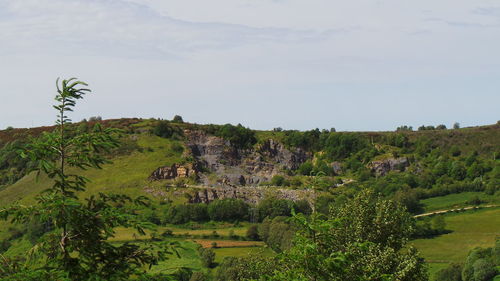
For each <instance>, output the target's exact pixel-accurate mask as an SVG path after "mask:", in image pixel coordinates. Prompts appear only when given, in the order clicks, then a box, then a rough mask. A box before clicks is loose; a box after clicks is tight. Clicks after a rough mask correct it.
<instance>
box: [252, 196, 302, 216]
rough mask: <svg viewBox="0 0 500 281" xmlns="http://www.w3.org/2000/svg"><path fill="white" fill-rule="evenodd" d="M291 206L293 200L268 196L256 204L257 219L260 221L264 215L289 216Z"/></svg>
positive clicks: (292, 205)
mask: <svg viewBox="0 0 500 281" xmlns="http://www.w3.org/2000/svg"><path fill="white" fill-rule="evenodd" d="M293 207H294V203H293V201H290V200H285V199H277V198H274V197H268V198H266V199H264V200H262V201H260V202H259V204H258V205H257V213H258V215H259V220H260V221H262V220H264V218H266V217H269V218H274V217H278V216H290V215H291V213H292V208H293Z"/></svg>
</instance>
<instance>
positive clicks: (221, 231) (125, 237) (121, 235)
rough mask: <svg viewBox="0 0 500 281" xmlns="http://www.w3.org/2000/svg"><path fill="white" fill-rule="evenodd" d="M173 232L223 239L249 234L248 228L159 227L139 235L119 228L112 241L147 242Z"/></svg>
mask: <svg viewBox="0 0 500 281" xmlns="http://www.w3.org/2000/svg"><path fill="white" fill-rule="evenodd" d="M166 230H171V231H172V234H173V235H174V236H180V237H187V236H203V235H207V236H211V235H213V234H214V231H215V232H216V234H217V235H219V236H221V238H224V239H226V238H227V239H229V238H230V237H229V236H230V234H231V231H232V232H233V234H234V235H237V236H240V237H245V235H246V232H247V227H245V226H240V227H227V228H208V229H189V228H181V227H175V226H158V227H155V228H154V229H153V230H146V231H145V232H146V235H138V234H137V232H136V231H135V230H134V229H131V228H124V227H117V228H116V229H115V232H116V233H115V237H113V238H112V239H111V241H115V242H116V241H132V240H145V239H149V238H150V235H151V234H152V233H156V234H157V235H161V234H162V233H163V232H164V231H166Z"/></svg>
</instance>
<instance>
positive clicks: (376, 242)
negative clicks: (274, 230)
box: [264, 191, 427, 281]
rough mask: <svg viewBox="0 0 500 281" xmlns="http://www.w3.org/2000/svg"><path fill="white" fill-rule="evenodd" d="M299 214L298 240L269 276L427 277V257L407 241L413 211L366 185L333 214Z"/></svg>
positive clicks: (273, 277) (298, 278)
mask: <svg viewBox="0 0 500 281" xmlns="http://www.w3.org/2000/svg"><path fill="white" fill-rule="evenodd" d="M294 218H295V223H296V224H297V225H298V227H299V232H298V234H297V236H296V238H295V240H294V243H293V246H292V247H291V248H290V250H288V251H285V252H284V253H283V254H281V255H280V256H279V257H278V258H277V259H278V262H277V266H276V267H275V268H274V271H273V273H272V274H269V275H267V276H266V278H264V280H304V281H306V280H317V281H320V280H325V281H326V280H402V281H403V280H408V281H410V280H411V281H414V280H427V271H426V267H425V263H424V260H423V259H422V258H420V257H419V255H418V252H417V250H416V249H414V248H413V247H407V246H406V243H407V241H408V239H409V237H410V235H411V233H412V232H413V219H412V217H411V215H410V214H409V213H407V212H406V211H405V209H404V208H403V207H401V206H400V205H398V204H396V203H394V202H392V201H388V200H383V199H381V198H380V197H378V196H377V195H375V194H374V193H373V192H370V191H362V192H361V193H360V194H359V195H357V196H356V197H355V198H354V200H351V201H348V202H347V203H346V204H345V205H344V206H343V207H341V208H338V209H332V211H331V213H330V216H329V217H323V216H321V215H318V214H317V213H316V214H314V215H313V216H312V217H311V218H307V217H305V216H303V215H301V214H299V215H295V216H294ZM403 249H406V250H403Z"/></svg>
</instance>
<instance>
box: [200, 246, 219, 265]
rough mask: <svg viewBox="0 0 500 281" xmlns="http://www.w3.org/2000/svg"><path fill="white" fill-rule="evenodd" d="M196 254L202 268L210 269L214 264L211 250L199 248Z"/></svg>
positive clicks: (213, 253) (213, 254) (213, 255)
mask: <svg viewBox="0 0 500 281" xmlns="http://www.w3.org/2000/svg"><path fill="white" fill-rule="evenodd" d="M198 254H199V255H200V258H201V262H202V263H203V266H205V267H208V268H212V267H213V266H214V262H215V252H214V250H212V249H211V248H203V247H200V248H199V249H198Z"/></svg>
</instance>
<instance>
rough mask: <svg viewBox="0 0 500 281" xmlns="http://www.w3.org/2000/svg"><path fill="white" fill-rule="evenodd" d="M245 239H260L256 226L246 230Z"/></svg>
mask: <svg viewBox="0 0 500 281" xmlns="http://www.w3.org/2000/svg"><path fill="white" fill-rule="evenodd" d="M246 237H247V238H248V239H250V240H254V241H255V240H260V237H259V230H258V226H257V225H255V224H254V225H251V226H250V227H249V228H248V230H247V234H246Z"/></svg>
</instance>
